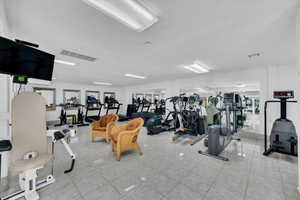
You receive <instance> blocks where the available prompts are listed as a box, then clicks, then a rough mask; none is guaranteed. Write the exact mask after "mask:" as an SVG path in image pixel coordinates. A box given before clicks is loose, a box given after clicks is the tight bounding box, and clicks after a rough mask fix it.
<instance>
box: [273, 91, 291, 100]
mask: <svg viewBox="0 0 300 200" xmlns="http://www.w3.org/2000/svg"><path fill="white" fill-rule="evenodd" d="M273 96H274V99H291V98H294V91H274V93H273Z"/></svg>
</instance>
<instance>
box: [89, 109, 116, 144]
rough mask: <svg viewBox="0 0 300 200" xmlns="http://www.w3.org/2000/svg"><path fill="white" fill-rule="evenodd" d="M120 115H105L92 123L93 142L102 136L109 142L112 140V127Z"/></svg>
mask: <svg viewBox="0 0 300 200" xmlns="http://www.w3.org/2000/svg"><path fill="white" fill-rule="evenodd" d="M118 119H119V116H118V115H116V114H109V115H104V116H102V117H101V118H100V120H98V121H95V122H93V123H91V126H92V142H94V141H95V139H96V137H102V138H104V139H105V141H106V142H107V143H109V142H110V134H109V132H110V131H111V129H112V127H113V126H115V125H116V122H117V121H118Z"/></svg>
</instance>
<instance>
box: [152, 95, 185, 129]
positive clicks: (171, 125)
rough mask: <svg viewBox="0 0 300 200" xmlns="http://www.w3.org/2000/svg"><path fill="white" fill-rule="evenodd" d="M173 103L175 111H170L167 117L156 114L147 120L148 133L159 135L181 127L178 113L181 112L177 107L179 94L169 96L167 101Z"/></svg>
mask: <svg viewBox="0 0 300 200" xmlns="http://www.w3.org/2000/svg"><path fill="white" fill-rule="evenodd" d="M168 100H169V101H170V102H171V103H172V104H173V111H170V112H169V113H168V115H167V117H166V118H165V119H163V118H162V116H161V115H156V116H154V117H152V118H150V119H149V120H148V121H147V122H146V127H147V131H148V135H157V134H159V133H161V132H164V131H175V130H176V129H177V128H179V127H180V121H179V117H178V115H179V114H180V113H179V111H178V108H177V103H178V100H179V97H178V96H175V97H170V98H167V99H166V101H168Z"/></svg>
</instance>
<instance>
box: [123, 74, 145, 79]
mask: <svg viewBox="0 0 300 200" xmlns="http://www.w3.org/2000/svg"><path fill="white" fill-rule="evenodd" d="M125 76H127V77H130V78H137V79H146V77H145V76H139V75H135V74H125Z"/></svg>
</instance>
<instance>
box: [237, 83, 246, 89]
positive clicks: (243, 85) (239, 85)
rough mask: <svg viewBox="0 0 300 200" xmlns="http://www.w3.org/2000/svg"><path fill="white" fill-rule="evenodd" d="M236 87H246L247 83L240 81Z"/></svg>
mask: <svg viewBox="0 0 300 200" xmlns="http://www.w3.org/2000/svg"><path fill="white" fill-rule="evenodd" d="M236 87H238V88H244V87H246V85H245V84H242V83H240V84H237V85H236Z"/></svg>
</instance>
